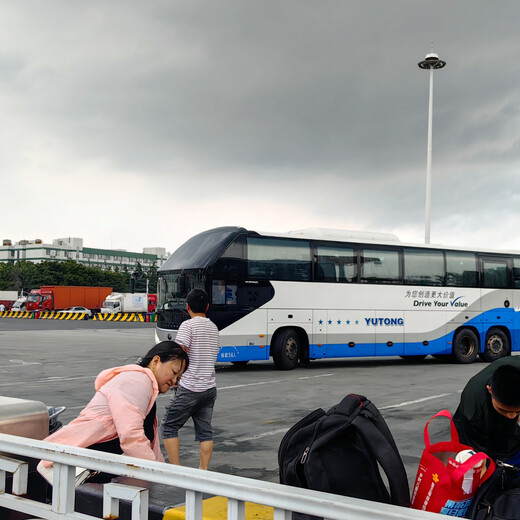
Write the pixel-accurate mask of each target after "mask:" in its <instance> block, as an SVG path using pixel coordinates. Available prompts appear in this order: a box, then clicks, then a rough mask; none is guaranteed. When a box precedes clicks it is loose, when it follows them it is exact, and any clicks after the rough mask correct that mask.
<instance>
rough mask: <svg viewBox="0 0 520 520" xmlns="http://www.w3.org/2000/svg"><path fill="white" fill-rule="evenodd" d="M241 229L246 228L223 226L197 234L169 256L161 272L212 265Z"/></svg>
mask: <svg viewBox="0 0 520 520" xmlns="http://www.w3.org/2000/svg"><path fill="white" fill-rule="evenodd" d="M240 231H245V230H242V228H238V227H222V228H217V229H211V230H210V231H205V232H204V233H199V234H198V235H195V236H194V237H193V238H190V240H188V241H187V242H186V243H185V244H183V245H182V246H180V247H179V248H178V249H177V250H176V251H175V252H174V253H173V254H172V256H171V257H170V258H168V260H167V261H166V262H165V263H164V264H163V265H162V266H161V267H160V269H159V272H165V271H177V270H181V269H193V268H199V269H203V268H206V267H208V266H210V265H212V264H213V263H214V262H215V261H216V260H217V258H218V257H219V256H220V255H221V254H222V252H223V251H224V250H225V249H226V248H227V246H228V245H229V244H230V243H231V242H232V241H233V239H234V238H235V237H236V236H237V234H238V233H239V232H240Z"/></svg>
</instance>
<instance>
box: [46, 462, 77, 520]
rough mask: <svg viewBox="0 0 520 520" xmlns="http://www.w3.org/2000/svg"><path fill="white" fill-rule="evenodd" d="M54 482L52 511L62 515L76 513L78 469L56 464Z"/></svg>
mask: <svg viewBox="0 0 520 520" xmlns="http://www.w3.org/2000/svg"><path fill="white" fill-rule="evenodd" d="M52 482H53V484H52V510H53V511H55V512H56V513H62V514H67V513H72V512H74V492H75V490H76V468H75V467H74V466H67V465H66V464H58V463H57V462H55V463H54V471H53V474H52Z"/></svg>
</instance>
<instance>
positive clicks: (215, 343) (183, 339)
mask: <svg viewBox="0 0 520 520" xmlns="http://www.w3.org/2000/svg"><path fill="white" fill-rule="evenodd" d="M175 341H176V342H177V343H178V344H179V345H183V346H184V347H188V357H189V358H190V366H189V367H188V370H186V372H184V374H182V377H181V380H180V382H179V385H180V386H182V387H184V388H186V389H187V390H191V391H192V392H204V391H205V390H208V389H210V388H213V387H214V386H217V383H216V380H215V362H216V361H217V355H218V351H219V334H218V329H217V326H216V325H215V324H214V323H213V322H212V321H211V320H210V319H209V318H203V317H202V316H195V317H193V318H191V319H189V320H186V321H183V322H182V323H181V325H180V327H179V331H178V332H177V336H176V338H175Z"/></svg>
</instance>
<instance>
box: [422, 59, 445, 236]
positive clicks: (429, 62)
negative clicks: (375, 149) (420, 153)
mask: <svg viewBox="0 0 520 520" xmlns="http://www.w3.org/2000/svg"><path fill="white" fill-rule="evenodd" d="M418 65H419V67H420V68H421V69H426V70H429V71H430V103H429V109H428V151H427V156H426V214H425V226H424V243H425V244H429V243H430V214H431V209H432V201H431V198H432V195H431V184H432V119H433V71H434V70H436V69H442V68H443V67H445V66H446V62H445V61H442V60H440V59H439V56H437V54H434V53H433V52H432V53H430V54H427V55H426V57H425V58H424V60H423V61H420V62H419V63H418Z"/></svg>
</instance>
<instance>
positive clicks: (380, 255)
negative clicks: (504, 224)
mask: <svg viewBox="0 0 520 520" xmlns="http://www.w3.org/2000/svg"><path fill="white" fill-rule="evenodd" d="M158 275H159V280H158V295H157V307H158V315H157V328H156V340H157V341H161V340H164V339H175V335H176V331H177V329H178V327H179V325H180V323H181V322H182V321H183V320H184V319H186V318H187V317H188V316H187V314H186V312H185V310H184V309H185V303H184V301H185V297H186V294H187V293H188V292H189V291H190V290H191V289H193V288H195V287H199V288H203V289H205V290H206V291H207V292H208V294H209V295H210V300H211V302H210V307H209V312H208V316H209V317H210V318H211V320H213V321H214V322H215V324H216V325H217V326H218V328H219V330H220V334H221V348H220V354H219V357H218V361H229V362H233V363H247V362H248V361H251V360H268V359H269V358H270V357H272V358H273V361H274V364H275V366H276V367H277V368H280V369H286V370H287V369H292V368H294V367H295V366H296V365H297V363H298V361H302V362H308V361H310V360H313V359H321V358H342V357H361V356H362V357H366V356H401V357H403V358H409V359H410V358H411V359H421V358H424V357H426V356H427V355H433V356H435V357H446V358H451V359H453V360H454V361H456V362H459V363H471V362H473V361H474V360H475V359H476V357H477V356H480V357H481V358H482V359H483V360H485V361H493V360H495V359H497V358H500V357H502V356H507V355H510V354H511V352H512V351H518V350H520V330H519V329H520V312H519V311H520V252H513V251H511V252H500V251H492V250H476V249H471V250H470V249H466V248H459V247H442V246H434V245H428V246H426V245H413V244H404V243H401V242H400V241H399V240H398V239H397V237H395V236H394V235H390V234H382V233H377V234H376V233H374V234H366V233H355V232H347V231H334V230H321V229H309V230H302V231H295V232H289V233H285V234H280V233H259V232H255V231H248V230H246V229H244V228H240V227H221V228H216V229H211V230H209V231H205V232H203V233H200V234H198V235H196V236H194V237H193V238H191V239H190V240H188V241H187V242H186V243H185V244H183V245H182V246H181V247H179V248H178V249H177V250H176V251H175V252H174V253H173V254H172V256H171V257H170V258H169V259H168V260H167V261H166V262H165V263H164V264H163V265H162V266H161V267H160V269H159V271H158Z"/></svg>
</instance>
